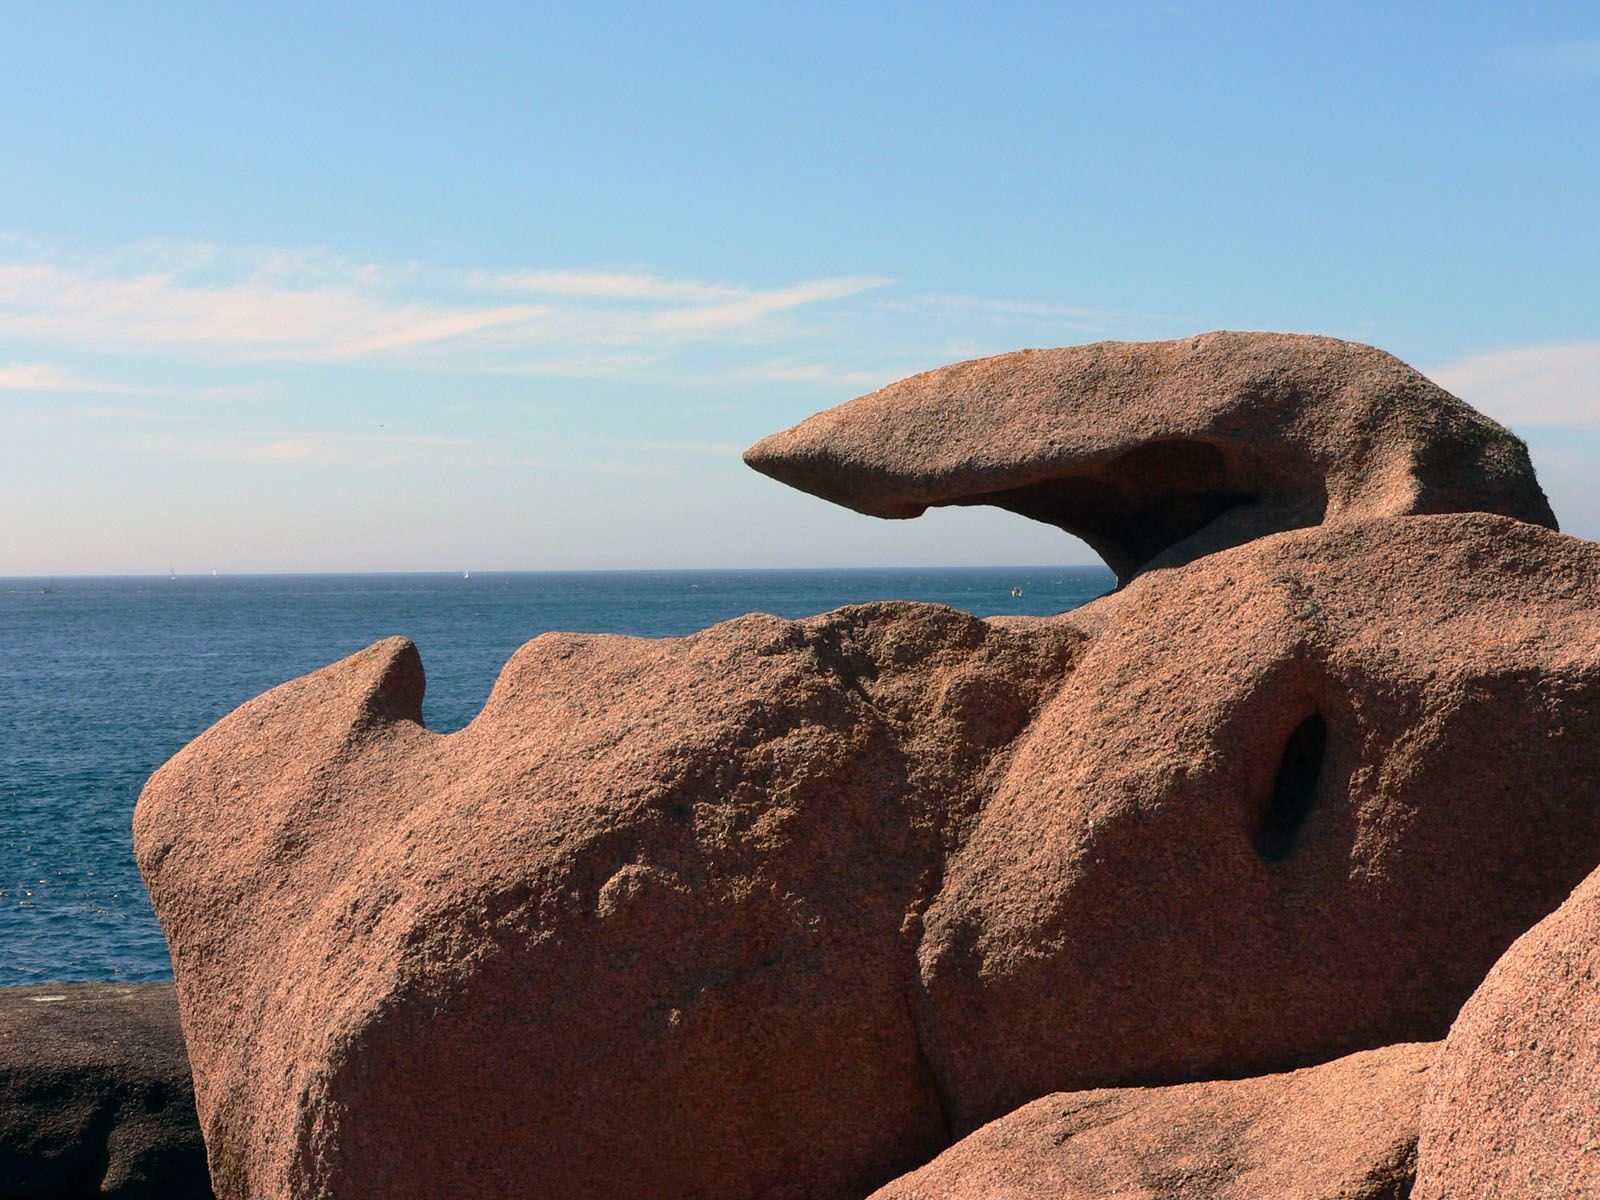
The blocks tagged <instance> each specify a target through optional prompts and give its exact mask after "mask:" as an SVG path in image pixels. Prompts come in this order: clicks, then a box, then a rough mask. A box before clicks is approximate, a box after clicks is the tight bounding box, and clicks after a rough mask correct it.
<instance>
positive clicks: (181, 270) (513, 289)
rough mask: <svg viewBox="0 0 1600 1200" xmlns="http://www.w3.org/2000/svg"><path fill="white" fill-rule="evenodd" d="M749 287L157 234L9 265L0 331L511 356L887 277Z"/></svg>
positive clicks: (790, 305)
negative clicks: (386, 262) (452, 264)
mask: <svg viewBox="0 0 1600 1200" xmlns="http://www.w3.org/2000/svg"><path fill="white" fill-rule="evenodd" d="M888 282H889V281H888V280H885V279H881V278H877V277H868V276H850V277H843V278H829V279H815V280H806V281H802V282H800V283H795V284H790V285H787V286H783V287H776V288H765V289H761V288H746V287H739V286H735V285H731V284H724V283H707V282H702V281H698V280H676V279H667V278H663V277H661V276H658V275H654V274H650V273H647V272H626V271H624V272H615V271H611V272H580V271H522V272H515V271H512V272H499V273H488V272H482V271H454V272H452V271H441V270H428V269H425V268H421V267H418V266H416V265H415V264H407V265H402V266H399V267H392V266H383V265H378V264H371V263H351V262H346V261H343V260H340V259H338V258H337V257H335V256H331V255H325V254H318V253H316V252H312V251H307V252H298V253H297V252H290V251H283V250H272V249H263V250H258V251H255V252H246V251H243V250H240V249H239V248H230V247H213V246H206V245H194V244H187V243H182V244H175V245H167V244H162V243H154V244H150V245H145V246H140V247H134V248H130V249H129V250H127V251H124V252H121V253H119V254H116V255H111V256H107V257H106V258H103V259H101V260H99V261H95V262H89V263H81V262H80V263H61V262H56V261H50V260H48V259H40V258H37V257H35V258H34V259H33V260H31V261H22V262H17V261H12V262H0V336H5V337H9V338H12V339H25V340H28V341H32V342H35V343H41V344H51V345H61V346H69V347H74V348H80V349H94V350H99V351H105V350H115V351H121V352H124V353H128V352H135V353H152V352H155V353H167V354H172V353H180V354H187V355H195V356H200V357H203V358H205V359H207V360H212V361H215V360H218V359H223V360H241V359H242V360H247V361H262V360H290V361H311V362H321V361H336V360H358V359H360V360H390V361H394V360H404V361H407V362H410V363H416V362H422V363H435V364H447V360H448V365H456V366H460V365H467V363H468V362H469V360H470V359H471V356H473V355H476V356H477V358H478V361H479V365H482V364H483V361H484V360H485V358H486V357H488V358H492V359H493V360H495V361H497V362H499V363H500V364H501V365H512V364H513V363H514V362H515V361H516V360H517V359H518V356H519V355H520V356H521V358H522V360H523V365H526V362H527V360H529V359H530V358H531V359H536V360H543V359H548V358H549V357H550V353H551V351H552V350H553V349H558V350H559V352H560V354H559V356H560V357H566V358H570V357H572V356H571V353H570V352H571V349H572V348H573V347H574V346H575V345H576V346H601V347H605V346H629V347H634V348H636V349H646V350H648V349H651V348H655V349H660V348H665V347H671V346H674V345H678V344H681V343H683V342H684V341H686V340H688V341H696V340H705V339H714V338H719V337H722V338H725V337H728V336H730V335H736V336H740V337H746V338H747V337H749V336H751V335H752V334H753V333H756V332H758V331H759V329H760V327H761V326H762V325H763V324H765V323H766V322H768V321H770V320H771V319H772V318H774V317H776V316H778V315H779V314H784V313H791V312H794V311H796V310H800V309H805V308H811V307H815V306H818V305H824V304H827V303H829V302H831V301H836V300H840V299H844V298H846V297H849V296H853V295H856V294H858V293H860V292H863V291H868V290H871V289H873V288H878V287H882V286H884V285H885V284H886V283H888Z"/></svg>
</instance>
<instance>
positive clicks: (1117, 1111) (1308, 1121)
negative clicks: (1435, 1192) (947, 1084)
mask: <svg viewBox="0 0 1600 1200" xmlns="http://www.w3.org/2000/svg"><path fill="white" fill-rule="evenodd" d="M1436 1049H1437V1047H1436V1046H1435V1045H1433V1044H1427V1043H1424V1044H1417V1043H1411V1044H1402V1045H1398V1046H1387V1047H1384V1048H1383V1049H1381V1050H1367V1051H1363V1052H1362V1053H1360V1054H1352V1055H1350V1056H1349V1057H1347V1058H1341V1059H1338V1060H1336V1061H1334V1062H1331V1063H1325V1064H1323V1065H1322V1066H1317V1067H1306V1068H1304V1069H1302V1070H1299V1071H1290V1072H1288V1073H1286V1074H1281V1075H1265V1076H1261V1077H1259V1078H1255V1079H1238V1080H1222V1081H1217V1082H1210V1083H1187V1084H1178V1085H1176V1086H1173V1087H1164V1088H1101V1089H1097V1090H1095V1091H1087V1092H1057V1093H1055V1094H1054V1095H1050V1096H1044V1097H1041V1098H1040V1099H1038V1100H1035V1101H1033V1102H1032V1103H1031V1104H1024V1105H1023V1106H1022V1107H1021V1108H1019V1109H1016V1110H1014V1111H1013V1112H1010V1113H1007V1114H1006V1115H1005V1116H1003V1117H1001V1118H999V1119H998V1120H996V1121H992V1122H990V1123H989V1124H988V1125H985V1126H984V1127H983V1128H982V1129H979V1130H978V1131H977V1132H975V1133H971V1134H968V1135H967V1136H966V1137H965V1138H963V1139H962V1140H961V1141H959V1142H957V1143H956V1144H955V1145H954V1146H951V1147H950V1148H949V1149H948V1150H946V1151H945V1152H944V1153H943V1154H941V1155H939V1157H938V1158H936V1159H934V1160H933V1161H932V1162H931V1163H929V1164H928V1165H927V1166H925V1167H922V1168H921V1169H919V1170H916V1171H913V1172H911V1173H910V1174H909V1175H902V1176H901V1177H900V1178H899V1179H897V1180H895V1181H894V1182H893V1183H891V1184H889V1185H888V1186H886V1187H884V1188H881V1189H879V1190H878V1191H876V1192H874V1193H873V1194H872V1197H871V1200H995V1198H996V1197H1002V1196H1003V1197H1005V1200H1099V1198H1100V1197H1107V1198H1109V1197H1122V1198H1123V1200H1127V1198H1128V1197H1139V1198H1140V1200H1405V1197H1407V1196H1409V1195H1410V1194H1411V1184H1412V1180H1413V1178H1414V1176H1415V1173H1416V1159H1417V1108H1418V1105H1419V1104H1420V1102H1421V1099H1422V1087H1423V1081H1424V1079H1425V1078H1426V1076H1427V1071H1428V1068H1429V1066H1430V1065H1431V1064H1432V1062H1433V1056H1434V1053H1435V1051H1436ZM1459 1194H1461V1195H1466V1194H1467V1193H1459ZM1482 1194H1485V1195H1487V1194H1489V1193H1482Z"/></svg>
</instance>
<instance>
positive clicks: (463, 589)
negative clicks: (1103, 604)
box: [0, 567, 1113, 984]
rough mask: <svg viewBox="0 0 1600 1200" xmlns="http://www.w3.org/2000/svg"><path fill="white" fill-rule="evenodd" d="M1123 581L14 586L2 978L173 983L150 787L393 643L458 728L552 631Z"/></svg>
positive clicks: (19, 582)
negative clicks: (154, 879) (418, 662)
mask: <svg viewBox="0 0 1600 1200" xmlns="http://www.w3.org/2000/svg"><path fill="white" fill-rule="evenodd" d="M1112 583H1113V580H1112V577H1111V573H1110V572H1109V571H1107V570H1105V569H1104V568H1103V567H1017V568H971V569H945V570H792V571H604V572H600V571H595V572H587V571H586V572H570V573H568V572H560V573H557V572H518V573H497V574H491V573H485V574H477V573H474V574H472V575H471V576H470V577H467V576H464V575H461V574H451V575H437V574H435V575H302V576H290V575H267V576H226V577H222V578H217V577H214V576H176V577H167V576H138V577H126V578H71V579H60V580H46V579H0V984H35V983H68V982H77V981H91V980H123V981H135V980H159V979H170V978H171V977H172V966H171V962H170V961H169V959H168V957H167V947H166V943H165V941H164V940H163V939H162V936H161V929H160V927H159V926H158V925H157V924H156V920H155V915H154V914H153V913H152V912H151V909H150V901H149V898H148V897H147V896H146V894H145V891H144V886H143V884H142V883H141V882H140V880H139V874H138V871H137V869H136V868H135V867H134V863H133V852H132V846H131V841H130V833H129V828H130V823H131V821H132V817H133V806H134V801H135V800H137V799H138V795H139V789H140V788H141V787H142V786H143V785H144V781H145V780H146V779H147V778H148V777H149V776H150V774H151V772H153V771H154V770H155V769H156V768H157V767H159V766H160V765H161V764H162V763H163V762H165V761H166V760H167V759H168V758H170V757H171V756H172V755H173V754H174V753H176V752H177V751H178V750H179V749H180V748H182V747H183V745H184V744H185V743H187V742H188V741H190V740H191V739H192V738H194V737H195V736H196V735H198V734H200V733H201V732H203V731H204V730H205V729H206V728H207V727H208V726H210V725H211V724H213V723H214V722H215V721H217V720H218V719H219V718H221V717H223V716H225V715H226V714H227V713H228V712H230V711H231V710H232V709H234V708H235V707H237V706H238V705H239V704H241V703H243V702H244V701H246V700H248V699H250V698H251V697H252V696H256V695H259V694H260V693H261V692H264V691H266V690H267V689H268V688H271V687H273V686H275V685H277V684H279V683H282V682H284V681H285V680H288V679H293V678H295V677H296V676H299V675H304V674H305V673H307V672H309V671H314V670H316V669H317V668H319V667H322V666H325V665H327V664H328V663H330V662H333V661H335V660H336V659H340V658H343V657H344V656H346V655H348V654H351V653H353V652H355V651H357V650H359V649H361V648H362V647H363V646H367V645H370V644H371V643H373V642H375V641H377V640H378V639H380V638H383V637H388V636H390V635H391V634H404V635H405V636H407V637H409V638H411V639H412V640H413V641H414V642H416V644H417V647H418V649H419V650H420V652H421V654H422V661H423V666H424V667H425V669H426V671H427V677H428V686H427V695H426V699H425V701H424V704H423V715H424V718H425V720H426V721H427V724H428V727H429V728H430V729H436V730H439V731H441V732H449V731H451V730H455V729H459V728H461V727H462V726H463V725H465V724H466V723H467V722H468V721H469V720H471V719H472V717H473V716H474V715H475V714H476V713H477V711H478V710H479V708H481V707H482V704H483V701H484V699H485V698H486V697H487V696H488V694H489V689H490V687H491V686H492V685H493V683H494V680H495V676H496V675H497V674H498V673H499V671H500V668H501V667H502V666H503V665H504V663H505V661H506V660H507V659H508V658H510V656H511V654H512V652H513V651H515V650H516V648H517V647H518V646H520V645H521V644H522V643H523V642H525V641H527V640H528V639H529V638H532V637H534V636H536V635H538V634H540V633H545V632H548V631H550V630H571V631H577V632H607V633H626V634H636V635H642V636H646V637H668V636H677V635H681V634H686V633H692V632H694V631H695V630H697V629H703V628H705V627H706V626H708V625H712V624H715V623H716V622H718V621H722V620H726V619H728V618H729V617H735V616H738V615H740V614H741V613H746V612H767V613H773V614H776V615H778V616H782V617H804V616H811V615H812V614H815V613H819V612H826V611H827V610H829V609H832V608H837V607H839V606H840V605H844V604H857V603H862V602H864V601H869V600H927V601H933V602H935V603H939V604H948V605H951V606H952V607H955V608H960V609H963V610H965V611H967V612H971V613H976V614H977V615H979V616H992V615H996V614H999V613H1028V614H1038V615H1043V614H1048V613H1054V612H1061V611H1063V610H1065V609H1069V608H1073V607H1076V606H1077V605H1079V604H1082V603H1084V602H1085V601H1088V600H1091V599H1093V598H1094V597H1096V596H1099V595H1102V594H1104V593H1105V592H1107V591H1109V590H1111V587H1112ZM1014 590H1015V591H1020V595H1017V594H1014Z"/></svg>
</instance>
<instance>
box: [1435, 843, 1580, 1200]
mask: <svg viewBox="0 0 1600 1200" xmlns="http://www.w3.org/2000/svg"><path fill="white" fill-rule="evenodd" d="M1416 1196H1417V1198H1418V1200H1457V1198H1459V1197H1466V1196H1493V1197H1496V1198H1497V1200H1535V1198H1537V1200H1555V1198H1556V1197H1560V1198H1561V1200H1595V1198H1596V1197H1600V872H1596V873H1595V874H1593V875H1591V876H1590V877H1589V878H1588V879H1586V880H1584V882H1583V883H1582V884H1580V885H1579V886H1578V888H1577V890H1576V891H1574V892H1573V894H1572V895H1571V897H1570V898H1568V900H1567V901H1566V902H1565V903H1564V904H1562V906H1561V907H1560V908H1558V909H1557V910H1556V911H1555V912H1553V913H1552V914H1550V916H1548V917H1546V918H1545V919H1544V920H1543V921H1541V922H1539V924H1537V925H1536V926H1534V927H1533V928H1532V929H1531V930H1529V931H1528V932H1527V933H1525V934H1524V935H1523V936H1522V937H1520V938H1519V939H1517V942H1516V943H1515V944H1514V945H1513V946H1512V947H1511V949H1510V950H1508V951H1506V954H1505V957H1504V958H1502V959H1501V960H1500V961H1499V962H1498V963H1496V964H1495V967H1494V969H1493V970H1492V971H1490V972H1489V975H1488V977H1487V978H1486V979H1485V980H1484V981H1483V984H1482V986H1481V987H1479V988H1478V990H1477V991H1476V992H1474V993H1473V995H1472V998H1471V999H1470V1000H1468V1001H1467V1003H1466V1005H1465V1006H1464V1007H1463V1008H1462V1010H1461V1014H1460V1015H1459V1016H1458V1017H1457V1018H1456V1021H1455V1024H1454V1025H1453V1026H1451V1029H1450V1036H1449V1037H1448V1038H1447V1039H1446V1040H1445V1043H1444V1049H1443V1051H1442V1053H1441V1054H1440V1059H1439V1065H1438V1067H1437V1068H1436V1069H1435V1071H1434V1073H1433V1075H1432V1077H1431V1078H1430V1080H1429V1085H1428V1093H1427V1097H1426V1101H1425V1103H1424V1106H1423V1110H1422V1144H1421V1147H1420V1149H1419V1154H1418V1178H1417V1190H1416Z"/></svg>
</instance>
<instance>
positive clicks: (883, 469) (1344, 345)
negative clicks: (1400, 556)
mask: <svg viewBox="0 0 1600 1200" xmlns="http://www.w3.org/2000/svg"><path fill="white" fill-rule="evenodd" d="M745 461H746V462H747V463H749V464H750V465H751V466H752V467H754V468H755V469H756V470H758V471H762V472H764V473H765V474H768V475H771V476H772V477H773V478H775V479H779V480H782V481H783V482H784V483H787V484H790V485H792V486H794V487H797V488H799V489H801V490H802V491H806V492H811V493H813V494H815V495H818V496H821V497H823V498H824V499H827V500H832V501H834V502H835V503H838V504H843V505H845V506H846V507H849V508H853V509H855V510H856V511H858V512H863V513H868V514H871V515H873V516H880V517H914V516H917V515H918V514H920V513H921V512H922V511H923V510H924V509H926V508H928V507H929V506H930V505H941V504H992V505H996V506H998V507H1000V508H1004V509H1008V510H1010V511H1011V512H1016V513H1020V514H1021V515H1023V516H1026V517H1032V518H1034V519H1035V520H1039V521H1044V522H1047V523H1048V524H1052V525H1058V526H1060V527H1061V528H1062V529H1065V530H1066V531H1067V532H1069V533H1072V534H1075V535H1076V536H1078V537H1080V538H1082V539H1083V540H1084V541H1085V542H1087V543H1089V545H1091V546H1093V547H1094V549H1095V550H1096V552H1098V553H1099V554H1100V556H1101V557H1102V558H1104V559H1105V561H1106V563H1107V564H1108V565H1109V566H1110V567H1111V569H1112V570H1113V571H1115V572H1116V573H1117V577H1118V579H1119V581H1121V582H1123V583H1126V582H1127V581H1128V580H1129V579H1130V578H1132V576H1133V575H1135V574H1136V573H1137V572H1138V571H1140V570H1142V569H1144V568H1146V567H1148V566H1171V565H1175V564H1178V563H1182V562H1187V561H1189V560H1191V559H1193V558H1196V557H1198V556H1199V555H1202V554H1208V553H1211V552H1213V551H1216V550H1220V549H1223V548H1226V547H1228V546H1235V545H1239V544H1240V543H1242V542H1245V541H1248V540H1250V539H1252V538H1257V537H1261V536H1264V535H1266V534H1270V533H1276V532H1279V531H1282V530H1286V529H1297V528H1301V527H1304V526H1308V525H1316V524H1319V523H1322V522H1324V521H1328V522H1336V521H1347V520H1357V519H1363V518H1371V517H1378V516H1400V515H1405V514H1412V513H1444V512H1490V513H1501V514H1504V515H1506V516H1512V517H1517V518H1519V519H1520V520H1524V521H1530V522H1533V523H1535V524H1540V525H1546V526H1549V527H1550V528H1552V529H1553V528H1555V524H1556V522H1555V517H1554V515H1553V514H1552V513H1551V511H1550V506H1549V504H1548V503H1547V502H1546V500H1545V497H1544V493H1543V492H1542V491H1541V490H1540V489H1539V485H1538V481H1537V480H1536V479H1535V477H1534V473H1533V467H1532V465H1531V464H1530V463H1529V460H1528V454H1527V449H1526V447H1524V446H1523V444H1522V443H1521V442H1520V441H1519V440H1518V439H1517V438H1515V437H1513V436H1512V435H1511V434H1510V433H1508V432H1507V431H1506V430H1505V429H1503V428H1501V427H1500V426H1499V425H1496V424H1495V423H1494V422H1493V421H1490V420H1488V419H1487V418H1485V417H1483V416H1481V415H1480V414H1478V413H1476V412H1474V411H1473V410H1472V409H1471V408H1469V407H1467V406H1466V405H1465V404H1463V403H1462V402H1461V401H1460V400H1457V399H1456V398H1455V397H1454V396H1451V395H1450V394H1449V393H1448V392H1446V391H1444V390H1443V389H1442V388H1440V387H1438V386H1437V385H1435V384H1433V383H1431V382H1430V381H1429V380H1427V379H1426V378H1424V377H1423V376H1422V375H1420V374H1418V373H1417V372H1416V371H1414V370H1412V369H1411V368H1410V367H1408V366H1406V365H1405V364H1404V363H1403V362H1401V361H1400V360H1399V359H1397V358H1395V357H1393V356H1392V355H1389V354H1385V353H1384V352H1383V351H1381V350H1375V349H1373V348H1372V347H1370V346H1362V345H1357V344H1355V343H1353V342H1342V341H1337V340H1335V339H1333V338H1323V337H1307V336H1299V335H1291V334H1273V333H1231V332H1219V333H1208V334H1203V335H1201V336H1199V337H1194V338H1184V339H1182V340H1180V341H1172V342H1097V343H1095V344H1094V345H1089V346H1072V347H1066V348H1063V349H1056V350H1018V351H1015V352H1013V353H1010V354H1001V355H998V356H996V357H994V358H983V359H976V360H974V361H972V362H963V363H956V364H954V365H952V366H948V367H941V368H939V369H938V370H936V371H929V372H926V373H924V374H921V375H913V376H912V377H910V378H909V379H903V380H901V381H900V382H898V383H893V384H890V385H889V386H888V387H886V388H883V389H881V390H880V391H876V392H873V393H872V394H871V395H868V396H862V397H860V398H858V399H855V400H852V401H850V402H849V403H847V404H842V405H840V406H839V407H837V408H832V409H829V410H828V411H826V412H823V413H818V414H817V415H816V416H814V417H811V418H810V419H809V420H806V421H803V422H801V423H800V424H799V425H796V426H795V427H794V428H792V429H788V430H785V431H783V432H782V433H776V434H773V435H772V436H770V437H768V438H765V439H763V440H762V441H760V442H758V443H756V445H754V446H752V447H751V448H750V449H749V450H748V451H746V453H745Z"/></svg>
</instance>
